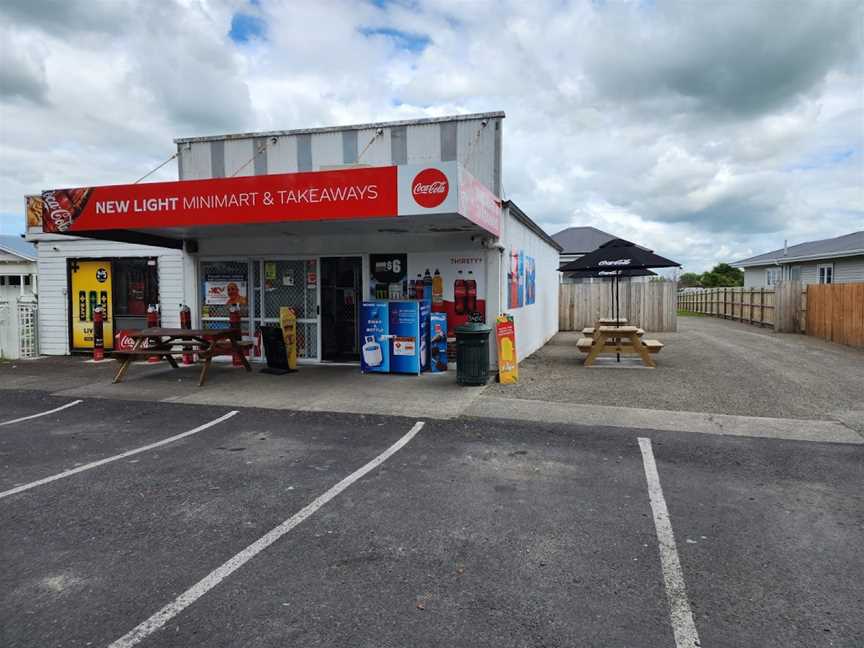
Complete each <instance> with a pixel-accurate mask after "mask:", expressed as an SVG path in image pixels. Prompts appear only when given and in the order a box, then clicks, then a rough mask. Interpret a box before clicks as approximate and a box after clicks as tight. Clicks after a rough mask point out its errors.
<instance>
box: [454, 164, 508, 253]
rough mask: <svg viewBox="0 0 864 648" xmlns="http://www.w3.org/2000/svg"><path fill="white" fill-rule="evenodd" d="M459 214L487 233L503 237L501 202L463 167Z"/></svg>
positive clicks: (460, 168)
mask: <svg viewBox="0 0 864 648" xmlns="http://www.w3.org/2000/svg"><path fill="white" fill-rule="evenodd" d="M459 213H460V214H462V215H463V216H465V218H467V219H468V220H470V221H471V222H472V223H474V224H475V225H479V226H480V227H482V228H483V229H485V230H486V231H487V232H489V233H491V234H494V235H495V236H500V235H501V201H500V200H498V198H496V197H495V194H493V193H492V192H491V191H489V190H488V189H487V188H486V185H484V184H483V183H482V182H480V181H479V180H478V179H477V178H475V177H474V176H473V175H471V174H470V173H468V171H466V170H465V169H463V168H462V167H459Z"/></svg>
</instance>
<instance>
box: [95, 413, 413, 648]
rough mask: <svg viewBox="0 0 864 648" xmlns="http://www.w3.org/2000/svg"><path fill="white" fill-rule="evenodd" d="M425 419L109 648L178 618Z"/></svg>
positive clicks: (126, 646) (127, 646) (125, 645)
mask: <svg viewBox="0 0 864 648" xmlns="http://www.w3.org/2000/svg"><path fill="white" fill-rule="evenodd" d="M423 425H424V422H423V421H417V423H415V424H414V426H413V427H412V428H411V429H410V430H409V431H408V432H407V433H406V434H405V435H404V436H403V437H402V438H401V439H399V440H398V441H397V442H396V443H394V444H393V445H391V446H390V447H389V448H387V450H385V451H384V452H382V453H381V454H379V455H378V456H377V457H375V458H374V459H372V460H371V461H370V462H368V463H367V464H365V465H364V466H362V467H361V468H358V469H357V470H355V471H354V472H353V473H351V474H350V475H348V476H347V477H345V479H343V480H342V481H340V482H339V483H338V484H336V485H335V486H332V487H331V488H330V489H329V490H327V491H326V492H324V494H322V495H319V496H318V497H316V498H315V499H314V500H312V501H311V502H310V503H309V504H307V505H306V506H305V507H303V508H302V509H300V510H299V511H298V512H297V513H295V514H294V515H292V516H291V517H290V518H288V519H287V520H285V521H284V522H282V523H281V524H280V525H278V526H276V527H274V528H273V529H271V530H270V531H268V532H267V533H266V534H264V535H263V536H261V537H260V538H259V539H258V540H256V541H255V542H253V543H252V544H250V545H249V546H248V547H246V548H245V549H243V550H242V551H241V552H240V553H238V554H236V555H235V556H234V557H232V558H230V559H229V560H227V561H226V562H224V563H222V565H220V566H219V567H217V568H216V569H214V570H213V571H212V572H210V573H209V574H207V575H206V576H205V577H204V578H202V579H201V580H200V581H198V582H197V583H195V585H193V586H192V587H190V588H189V589H188V590H186V591H185V592H183V593H182V594H181V595H180V596H178V597H177V598H176V599H174V600H173V601H172V602H171V603H169V604H168V605H166V606H165V607H163V608H162V609H161V610H159V611H158V612H156V613H155V614H154V615H153V616H151V617H150V618H149V619H147V620H145V621H143V622H142V623H140V624H139V625H138V626H136V627H135V628H133V629H132V630H130V631H129V632H127V633H126V634H125V635H123V636H122V637H120V638H119V639H117V640H116V641H114V642H113V643H112V644H111V645H110V646H109V648H131V647H132V646H135V645H136V644H138V643H140V642H141V641H142V640H144V639H146V638H147V637H148V636H150V635H151V634H153V633H154V632H156V631H157V630H159V629H160V628H161V627H162V626H164V625H165V624H166V623H168V621H170V620H171V619H173V618H174V617H176V616H177V615H178V614H180V613H181V612H182V611H183V610H185V609H186V608H187V607H189V606H190V605H192V604H193V603H195V601H197V600H198V599H199V598H201V597H202V596H204V595H205V594H207V592H209V591H210V590H211V589H213V588H214V587H216V586H217V585H219V583H221V582H222V581H223V580H225V579H226V578H227V577H228V576H230V575H231V574H233V573H234V572H235V571H237V570H238V569H240V568H241V567H242V566H243V565H245V564H246V563H247V562H249V561H250V560H252V559H253V558H254V557H255V556H257V555H258V554H259V553H261V552H262V551H264V550H265V549H267V547H269V546H270V545H272V544H273V543H274V542H276V541H277V540H279V539H280V538H281V537H282V536H284V535H285V534H286V533H288V532H289V531H291V529H293V528H294V527H296V526H297V525H299V524H300V523H302V522H303V521H304V520H306V519H307V518H309V517H311V516H312V515H313V514H314V513H315V512H316V511H317V510H318V509H320V508H321V507H322V506H324V505H325V504H327V502H329V501H330V500H332V499H333V498H334V497H336V496H337V495H339V494H340V493H341V492H342V491H344V490H345V489H346V488H348V487H349V486H351V484H353V483H354V482H356V481H357V480H358V479H360V478H362V477H363V476H364V475H366V474H367V473H369V472H371V471H372V470H375V469H376V468H377V467H378V466H380V465H381V464H382V463H384V462H385V461H387V459H389V458H390V457H391V456H393V455H394V454H396V453H397V452H398V451H399V450H401V449H402V448H403V447H404V446H405V445H406V444H407V443H408V442H409V441H411V439H413V438H414V436H415V435H416V434H417V433H418V432H419V431H420V430H421V429H422V428H423Z"/></svg>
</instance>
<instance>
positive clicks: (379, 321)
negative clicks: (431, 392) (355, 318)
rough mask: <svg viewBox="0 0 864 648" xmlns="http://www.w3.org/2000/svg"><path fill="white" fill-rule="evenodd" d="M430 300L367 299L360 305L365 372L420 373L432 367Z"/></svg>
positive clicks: (362, 364) (363, 368)
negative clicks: (430, 353) (430, 354)
mask: <svg viewBox="0 0 864 648" xmlns="http://www.w3.org/2000/svg"><path fill="white" fill-rule="evenodd" d="M430 310H431V309H430V305H429V302H427V301H425V300H423V301H401V300H400V301H396V300H394V301H385V300H376V301H365V302H363V304H362V305H361V308H360V327H361V328H360V334H361V337H362V338H363V345H362V353H361V361H360V367H361V369H362V370H363V372H364V373H370V372H371V373H408V374H419V373H420V372H422V371H425V370H427V369H428V368H429V314H430Z"/></svg>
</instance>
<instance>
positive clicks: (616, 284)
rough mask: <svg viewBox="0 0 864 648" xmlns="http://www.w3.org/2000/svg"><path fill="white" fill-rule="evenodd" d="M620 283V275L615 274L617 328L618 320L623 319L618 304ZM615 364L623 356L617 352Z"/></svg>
mask: <svg viewBox="0 0 864 648" xmlns="http://www.w3.org/2000/svg"><path fill="white" fill-rule="evenodd" d="M618 282H619V278H618V274H617V273H616V274H615V314H614V315H613V317H614V318H615V326H616V327H617V326H618V324H620V322H619V321H618V319H619V318H620V317H621V306H620V305H619V303H618V295H619V294H620V288H619V284H618ZM618 344H621V339H620V338H619V339H618ZM615 362H621V354H620V353H618V352H617V351H616V352H615Z"/></svg>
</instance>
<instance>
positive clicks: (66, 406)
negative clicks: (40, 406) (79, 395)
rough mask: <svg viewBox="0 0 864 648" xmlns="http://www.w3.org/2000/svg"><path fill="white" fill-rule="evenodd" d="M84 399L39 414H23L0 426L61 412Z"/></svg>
mask: <svg viewBox="0 0 864 648" xmlns="http://www.w3.org/2000/svg"><path fill="white" fill-rule="evenodd" d="M83 402H84V401H83V400H75V401H72V402H71V403H66V404H65V405H61V406H60V407H55V408H54V409H50V410H48V411H47V412H39V413H38V414H31V415H30V416H22V417H21V418H16V419H12V420H11V421H3V422H2V423H0V427H3V426H4V425H12V424H13V423H20V422H21V421H29V420H30V419H35V418H39V417H40V416H48V415H49V414H53V413H54V412H59V411H60V410H65V409H67V408H69V407H74V406H75V405H78V404H79V403H83Z"/></svg>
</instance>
